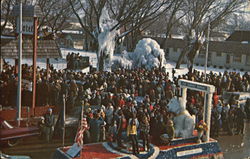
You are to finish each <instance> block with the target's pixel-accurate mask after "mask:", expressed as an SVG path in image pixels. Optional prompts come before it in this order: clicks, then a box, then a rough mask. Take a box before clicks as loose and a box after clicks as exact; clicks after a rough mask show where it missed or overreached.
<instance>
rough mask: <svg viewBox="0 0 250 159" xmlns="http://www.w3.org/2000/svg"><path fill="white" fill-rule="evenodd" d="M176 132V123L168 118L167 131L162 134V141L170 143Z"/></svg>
mask: <svg viewBox="0 0 250 159" xmlns="http://www.w3.org/2000/svg"><path fill="white" fill-rule="evenodd" d="M174 133H175V130H174V123H173V121H172V120H168V122H167V129H166V133H165V134H162V135H161V136H160V139H161V141H162V142H163V143H164V144H166V145H168V144H170V141H171V140H173V138H174Z"/></svg>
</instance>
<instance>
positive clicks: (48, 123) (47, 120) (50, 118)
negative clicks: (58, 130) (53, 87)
mask: <svg viewBox="0 0 250 159" xmlns="http://www.w3.org/2000/svg"><path fill="white" fill-rule="evenodd" d="M54 123H55V117H54V115H53V114H52V109H51V108H49V109H48V112H47V113H46V114H45V115H44V125H45V136H46V141H47V143H50V142H51V140H52V135H53V132H54Z"/></svg>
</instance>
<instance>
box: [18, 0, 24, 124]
mask: <svg viewBox="0 0 250 159" xmlns="http://www.w3.org/2000/svg"><path fill="white" fill-rule="evenodd" d="M22 14H23V11H22V0H20V2H19V40H18V86H17V126H18V127H20V121H21V109H22V101H21V98H22V37H23V33H22V28H23V26H22V16H23V15H22Z"/></svg>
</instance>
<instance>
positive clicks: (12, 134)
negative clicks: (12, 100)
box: [0, 118, 40, 146]
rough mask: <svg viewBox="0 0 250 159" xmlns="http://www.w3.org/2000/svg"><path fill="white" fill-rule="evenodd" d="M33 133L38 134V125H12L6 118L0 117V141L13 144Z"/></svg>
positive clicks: (33, 134) (9, 144)
mask: <svg viewBox="0 0 250 159" xmlns="http://www.w3.org/2000/svg"><path fill="white" fill-rule="evenodd" d="M35 135H40V130H39V128H38V127H35V126H28V127H14V126H12V125H11V124H10V123H9V122H7V121H6V120H4V119H1V118H0V143H7V144H8V146H15V145H17V144H18V143H19V140H20V139H22V138H26V137H29V136H35Z"/></svg>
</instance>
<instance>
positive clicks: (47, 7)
mask: <svg viewBox="0 0 250 159" xmlns="http://www.w3.org/2000/svg"><path fill="white" fill-rule="evenodd" d="M22 3H23V5H38V6H39V7H40V8H41V11H42V17H40V19H39V26H38V29H39V30H40V28H42V27H46V28H48V30H49V31H50V32H49V33H50V34H51V35H52V34H54V33H57V32H58V31H60V30H62V29H63V28H64V26H65V24H66V20H67V19H68V18H70V17H71V16H72V14H73V12H72V11H71V7H70V5H69V2H68V1H67V0H60V1H58V0H23V1H22ZM15 4H16V0H1V15H2V16H1V34H2V33H3V31H4V30H5V27H6V25H7V23H14V20H13V17H12V15H11V14H12V9H13V6H14V5H15ZM2 21H3V23H2ZM13 26H14V24H13ZM48 36H50V35H48Z"/></svg>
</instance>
